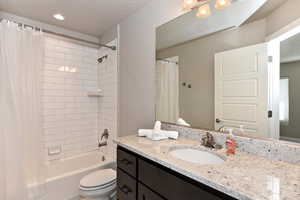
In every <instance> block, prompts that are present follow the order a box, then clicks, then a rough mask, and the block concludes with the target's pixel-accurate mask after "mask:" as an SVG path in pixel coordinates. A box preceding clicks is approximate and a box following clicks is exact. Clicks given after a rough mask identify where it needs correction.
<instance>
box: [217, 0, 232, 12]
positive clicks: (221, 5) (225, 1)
mask: <svg viewBox="0 0 300 200" xmlns="http://www.w3.org/2000/svg"><path fill="white" fill-rule="evenodd" d="M229 6H231V0H217V1H216V4H215V8H216V9H219V10H222V9H225V8H228V7H229Z"/></svg>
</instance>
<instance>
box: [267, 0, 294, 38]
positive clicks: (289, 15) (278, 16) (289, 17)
mask: <svg viewBox="0 0 300 200" xmlns="http://www.w3.org/2000/svg"><path fill="white" fill-rule="evenodd" d="M269 1H271V0H269ZM299 8H300V1H299V0H287V1H286V3H284V4H283V5H282V6H280V7H279V8H278V9H277V10H275V11H274V12H273V13H271V14H270V15H269V16H268V17H267V34H268V35H271V34H273V33H274V32H276V31H278V30H279V29H281V28H283V27H285V26H286V25H287V24H289V23H291V22H293V21H295V20H296V19H298V18H299V17H300V12H299Z"/></svg>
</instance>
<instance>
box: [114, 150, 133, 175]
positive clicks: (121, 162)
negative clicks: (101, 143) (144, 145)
mask: <svg viewBox="0 0 300 200" xmlns="http://www.w3.org/2000/svg"><path fill="white" fill-rule="evenodd" d="M117 154H118V155H117V164H118V168H121V169H122V170H124V171H125V172H126V173H128V174H130V175H131V176H133V177H136V157H135V156H134V155H132V154H130V153H129V152H127V151H125V150H123V149H121V148H118V151H117Z"/></svg>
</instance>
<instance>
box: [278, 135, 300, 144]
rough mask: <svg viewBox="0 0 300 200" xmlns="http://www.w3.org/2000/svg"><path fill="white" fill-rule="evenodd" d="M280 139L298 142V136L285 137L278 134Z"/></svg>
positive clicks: (299, 141) (299, 140)
mask: <svg viewBox="0 0 300 200" xmlns="http://www.w3.org/2000/svg"><path fill="white" fill-rule="evenodd" d="M280 140H285V141H289V142H298V143H300V138H293V137H287V136H280Z"/></svg>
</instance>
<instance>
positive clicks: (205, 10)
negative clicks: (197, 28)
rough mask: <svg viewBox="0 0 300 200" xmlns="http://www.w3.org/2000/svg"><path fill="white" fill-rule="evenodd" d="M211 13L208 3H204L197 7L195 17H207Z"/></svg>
mask: <svg viewBox="0 0 300 200" xmlns="http://www.w3.org/2000/svg"><path fill="white" fill-rule="evenodd" d="M210 15H211V11H210V6H209V4H204V5H202V6H200V7H199V9H198V12H197V17H199V18H207V17H209V16H210Z"/></svg>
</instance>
